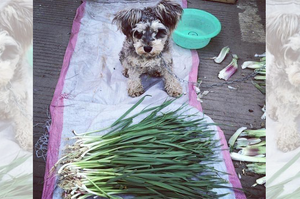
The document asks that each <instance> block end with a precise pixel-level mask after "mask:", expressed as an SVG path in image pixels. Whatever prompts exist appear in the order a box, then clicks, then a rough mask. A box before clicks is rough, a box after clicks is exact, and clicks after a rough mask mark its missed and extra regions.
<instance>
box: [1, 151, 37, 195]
mask: <svg viewBox="0 0 300 199" xmlns="http://www.w3.org/2000/svg"><path fill="white" fill-rule="evenodd" d="M29 157H30V156H23V157H20V156H17V158H16V159H14V160H13V161H12V162H11V163H10V164H8V165H4V166H0V198H5V199H16V198H24V199H31V198H32V191H33V189H32V173H27V174H20V175H18V176H11V175H12V171H14V170H16V169H17V167H19V166H20V165H22V164H23V163H24V162H25V161H26V160H27V159H28V158H29Z"/></svg>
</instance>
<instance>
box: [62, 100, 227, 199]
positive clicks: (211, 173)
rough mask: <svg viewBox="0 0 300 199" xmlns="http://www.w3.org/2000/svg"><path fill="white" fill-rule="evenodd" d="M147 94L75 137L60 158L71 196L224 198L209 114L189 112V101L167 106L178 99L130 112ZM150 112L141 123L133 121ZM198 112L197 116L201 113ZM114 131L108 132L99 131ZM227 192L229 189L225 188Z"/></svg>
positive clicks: (65, 187) (224, 184) (64, 182)
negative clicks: (107, 122) (112, 118)
mask: <svg viewBox="0 0 300 199" xmlns="http://www.w3.org/2000/svg"><path fill="white" fill-rule="evenodd" d="M143 99H144V98H142V99H141V100H140V101H139V102H138V103H137V104H135V105H134V106H133V107H132V108H130V109H129V110H128V111H127V112H126V113H125V114H124V115H122V116H121V117H120V118H119V119H118V120H117V121H115V122H114V123H113V124H112V125H111V126H110V127H109V128H106V129H103V130H99V131H96V132H88V133H84V134H81V135H77V134H76V136H75V137H74V139H76V140H77V141H76V142H75V143H74V144H73V145H71V146H69V147H68V149H67V151H66V154H67V155H66V156H64V157H63V158H62V159H61V160H60V161H61V162H62V166H61V167H60V169H59V170H58V174H59V176H60V184H59V186H60V187H61V188H62V189H63V190H64V197H65V198H87V197H89V196H93V195H97V196H101V197H104V198H121V196H124V195H132V196H134V197H135V198H145V199H146V198H191V199H195V198H219V197H221V196H224V194H223V195H221V194H217V193H216V192H214V190H212V189H215V188H228V183H227V182H226V181H225V180H224V179H222V178H221V177H219V175H220V174H221V173H220V172H219V171H216V170H215V169H214V167H213V165H212V164H213V163H215V162H216V161H218V160H217V158H216V152H220V151H221V150H220V147H219V146H217V143H218V141H217V140H214V139H213V135H214V132H213V131H212V130H210V129H209V128H208V126H209V125H212V124H208V123H207V122H206V121H205V120H204V119H203V118H201V119H199V118H198V117H197V115H196V114H195V115H185V114H186V106H181V107H180V108H178V109H177V110H175V111H165V112H164V111H162V110H163V109H164V108H166V107H167V106H168V105H170V104H171V103H172V102H173V101H174V100H170V101H165V102H164V103H163V104H161V105H159V106H155V107H147V108H145V109H143V110H142V111H141V112H140V113H137V114H135V115H133V116H130V117H128V114H129V113H130V112H131V111H132V110H133V109H135V108H136V107H137V106H138V105H139V104H140V103H141V102H142V101H143ZM138 116H144V117H143V119H142V120H141V121H140V122H139V123H137V124H136V123H133V120H134V119H135V118H136V117H138ZM195 118H196V119H195ZM103 131H108V133H106V134H105V135H103V136H100V135H93V134H94V133H97V132H103ZM225 195H226V194H225Z"/></svg>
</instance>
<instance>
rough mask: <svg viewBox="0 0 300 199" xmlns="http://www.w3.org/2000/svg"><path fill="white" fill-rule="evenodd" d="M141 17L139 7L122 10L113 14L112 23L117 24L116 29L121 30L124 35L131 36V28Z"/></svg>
mask: <svg viewBox="0 0 300 199" xmlns="http://www.w3.org/2000/svg"><path fill="white" fill-rule="evenodd" d="M141 19H142V10H140V9H131V10H122V11H119V12H118V13H117V14H116V15H115V17H114V19H113V23H115V24H116V25H117V26H118V29H119V30H121V31H122V32H123V33H124V35H126V36H127V37H132V34H131V33H132V29H133V28H134V26H135V24H137V23H138V22H140V21H141Z"/></svg>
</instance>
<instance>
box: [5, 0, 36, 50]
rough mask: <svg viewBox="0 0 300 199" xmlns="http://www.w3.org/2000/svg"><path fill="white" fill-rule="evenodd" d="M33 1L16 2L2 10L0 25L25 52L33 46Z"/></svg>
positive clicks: (21, 0) (20, 0)
mask: <svg viewBox="0 0 300 199" xmlns="http://www.w3.org/2000/svg"><path fill="white" fill-rule="evenodd" d="M32 12H33V10H32V0H14V1H10V2H9V3H8V4H6V5H4V7H3V8H2V9H1V10H0V25H1V26H2V27H3V29H5V30H6V31H8V33H9V35H10V36H12V37H13V38H14V39H15V40H16V41H18V42H19V43H20V44H21V46H22V48H23V49H24V50H26V49H27V47H29V46H30V45H31V44H32V36H33V35H32V34H33V31H32V28H33V19H32Z"/></svg>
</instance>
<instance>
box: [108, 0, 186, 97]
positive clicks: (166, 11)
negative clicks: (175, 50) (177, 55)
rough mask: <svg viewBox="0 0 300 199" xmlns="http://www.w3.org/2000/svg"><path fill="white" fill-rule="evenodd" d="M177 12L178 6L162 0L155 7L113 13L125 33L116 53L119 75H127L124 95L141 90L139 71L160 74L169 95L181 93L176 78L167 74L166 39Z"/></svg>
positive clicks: (169, 63) (169, 60) (168, 53)
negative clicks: (120, 65) (118, 59)
mask: <svg viewBox="0 0 300 199" xmlns="http://www.w3.org/2000/svg"><path fill="white" fill-rule="evenodd" d="M181 14H182V8H181V7H180V5H178V4H176V3H174V2H172V1H169V0H163V1H161V2H160V3H158V4H157V6H155V7H147V8H144V9H131V10H122V11H120V12H118V13H117V14H116V16H115V18H114V19H113V22H114V23H116V24H117V26H118V28H119V29H120V30H121V31H122V32H123V33H124V35H125V36H126V39H125V41H124V44H123V48H122V50H121V52H120V54H119V56H120V62H121V64H122V65H123V67H124V71H123V74H124V76H125V77H128V78H129V80H128V94H129V95H130V96H131V97H137V96H140V95H141V94H143V93H144V89H143V86H142V82H141V78H140V76H141V75H142V74H143V73H148V74H149V75H151V76H155V77H159V76H162V77H163V79H164V81H165V89H166V91H167V93H168V94H169V95H170V96H173V97H178V96H179V95H181V94H182V87H181V85H180V83H179V81H178V80H177V79H176V78H175V77H174V76H173V75H172V74H170V71H173V59H172V55H171V49H170V48H171V43H170V38H171V34H172V31H173V30H174V29H175V27H176V25H177V23H178V21H179V20H180V18H181ZM147 51H148V52H147ZM162 59H163V60H162ZM164 64H165V65H166V66H164ZM165 67H169V69H170V71H168V70H167V69H166V68H165Z"/></svg>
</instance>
